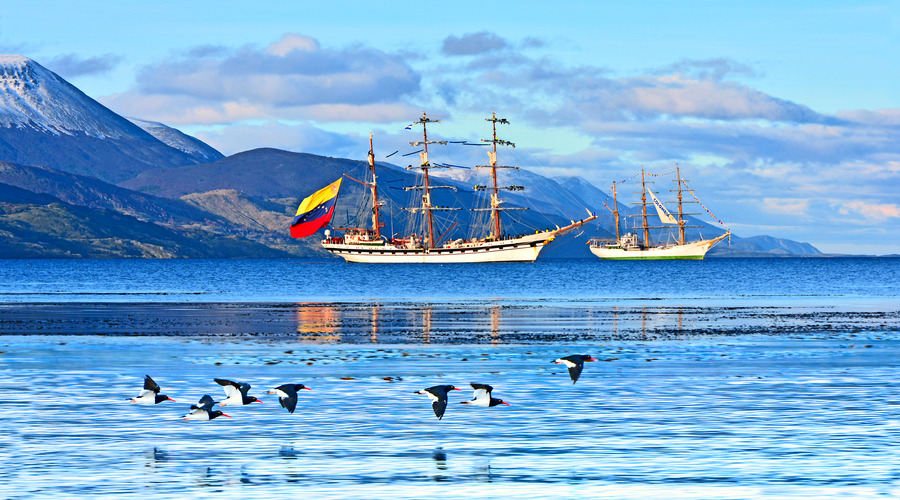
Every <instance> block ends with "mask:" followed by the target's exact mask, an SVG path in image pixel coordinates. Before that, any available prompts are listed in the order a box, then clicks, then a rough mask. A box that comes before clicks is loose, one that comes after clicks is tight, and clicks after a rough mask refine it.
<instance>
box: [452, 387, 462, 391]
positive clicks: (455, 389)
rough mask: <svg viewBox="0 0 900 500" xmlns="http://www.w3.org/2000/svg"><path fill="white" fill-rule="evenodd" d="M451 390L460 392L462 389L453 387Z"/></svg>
mask: <svg viewBox="0 0 900 500" xmlns="http://www.w3.org/2000/svg"><path fill="white" fill-rule="evenodd" d="M453 390H454V391H461V390H462V389H457V388H456V387H454V388H453Z"/></svg>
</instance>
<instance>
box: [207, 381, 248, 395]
mask: <svg viewBox="0 0 900 500" xmlns="http://www.w3.org/2000/svg"><path fill="white" fill-rule="evenodd" d="M213 380H215V381H216V383H217V384H219V385H221V386H222V389H224V390H225V396H226V397H227V398H230V397H231V396H232V395H234V393H235V392H238V391H240V387H241V384H238V383H237V382H232V381H231V380H225V379H221V378H214V379H213ZM248 388H249V386H248Z"/></svg>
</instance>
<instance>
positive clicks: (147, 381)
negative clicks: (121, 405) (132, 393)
mask: <svg viewBox="0 0 900 500" xmlns="http://www.w3.org/2000/svg"><path fill="white" fill-rule="evenodd" d="M160 390H161V389H160V388H159V384H157V383H156V382H154V381H153V379H152V378H150V375H144V389H143V390H142V391H141V393H140V394H138V396H137V397H136V398H131V399H130V400H129V401H131V402H132V403H137V404H140V405H155V404H159V403H162V402H163V401H171V402H173V403H175V402H176V401H175V400H174V399H172V398H170V397H169V396H166V395H165V394H160V393H159V391H160Z"/></svg>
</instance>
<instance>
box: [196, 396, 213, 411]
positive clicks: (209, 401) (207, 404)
mask: <svg viewBox="0 0 900 500" xmlns="http://www.w3.org/2000/svg"><path fill="white" fill-rule="evenodd" d="M214 404H216V402H215V401H213V398H212V396H210V395H209V394H204V395H203V397H202V398H200V402H199V403H197V404H195V405H191V410H203V411H209V410H211V409H212V407H213V405H214ZM191 413H193V412H191Z"/></svg>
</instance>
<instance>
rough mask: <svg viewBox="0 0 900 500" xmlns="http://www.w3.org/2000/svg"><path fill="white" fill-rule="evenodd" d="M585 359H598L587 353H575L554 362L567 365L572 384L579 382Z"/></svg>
mask: <svg viewBox="0 0 900 500" xmlns="http://www.w3.org/2000/svg"><path fill="white" fill-rule="evenodd" d="M585 361H597V359H595V358H593V357H591V356H590V355H587V354H573V355H571V356H566V357H564V358H559V359H557V360H555V361H553V362H554V363H556V364H558V365H566V368H568V369H569V376H570V377H572V384H574V383H575V382H578V377H580V376H581V370H582V369H584V362H585Z"/></svg>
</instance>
